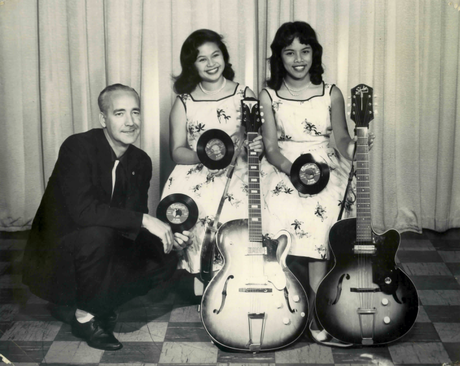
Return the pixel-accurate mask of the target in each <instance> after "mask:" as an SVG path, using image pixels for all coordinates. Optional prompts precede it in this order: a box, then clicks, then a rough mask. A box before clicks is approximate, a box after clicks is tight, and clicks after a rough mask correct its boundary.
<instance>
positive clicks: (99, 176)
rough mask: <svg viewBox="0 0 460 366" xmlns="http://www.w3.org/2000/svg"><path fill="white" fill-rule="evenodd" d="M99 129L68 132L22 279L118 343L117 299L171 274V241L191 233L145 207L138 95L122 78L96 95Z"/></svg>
mask: <svg viewBox="0 0 460 366" xmlns="http://www.w3.org/2000/svg"><path fill="white" fill-rule="evenodd" d="M98 103H99V108H100V115H99V120H100V123H101V125H102V129H92V130H90V131H88V132H85V133H80V134H75V135H73V136H70V137H69V138H67V140H66V141H64V143H63V144H62V146H61V149H60V151H59V157H58V160H57V162H56V165H55V167H54V170H53V173H52V175H51V177H50V179H49V182H48V185H47V187H46V190H45V194H44V196H43V198H42V201H41V203H40V207H39V208H38V211H37V214H36V216H35V219H34V222H33V225H32V230H31V232H30V236H29V240H28V242H27V246H26V249H25V253H24V261H23V264H24V269H23V282H24V283H25V284H26V285H28V286H29V287H30V290H31V291H32V293H34V294H36V295H37V296H39V297H41V298H43V299H45V300H48V301H50V302H53V303H55V304H61V305H71V306H76V307H77V310H76V312H75V316H74V317H73V320H72V322H71V326H72V333H73V334H74V335H75V336H77V337H80V338H83V339H84V340H85V341H86V342H87V343H88V345H89V346H91V347H94V348H99V349H103V350H118V349H120V348H122V344H121V343H120V342H119V341H118V340H117V339H116V338H115V336H114V335H113V329H114V327H115V323H116V320H117V314H116V313H115V309H116V308H117V307H118V306H120V305H121V304H123V303H125V302H127V301H129V300H131V299H132V298H134V297H137V296H142V295H145V294H146V293H147V292H148V291H149V290H150V289H151V288H152V287H154V286H156V285H157V284H159V283H160V282H162V281H164V280H167V279H168V278H170V277H171V276H172V274H173V273H174V270H175V268H176V264H177V258H176V255H175V253H174V252H172V249H173V248H177V249H180V248H183V247H184V246H186V245H188V244H189V237H188V236H189V233H188V232H183V233H182V234H181V233H175V234H173V233H172V231H171V228H170V226H169V225H167V224H165V223H163V222H161V221H160V220H158V219H156V218H155V217H152V216H150V215H148V213H147V212H148V208H147V194H148V189H149V184H150V179H151V177H152V162H151V160H150V158H149V157H148V155H147V154H146V153H145V152H144V151H142V150H140V149H138V148H137V147H136V146H134V145H132V144H133V143H134V142H135V141H136V140H137V138H138V136H139V132H140V124H141V110H140V99H139V95H138V94H137V92H136V91H135V90H134V89H132V88H130V87H128V86H125V85H121V84H115V85H111V86H108V87H107V88H105V89H104V90H103V91H102V92H101V94H100V95H99V99H98Z"/></svg>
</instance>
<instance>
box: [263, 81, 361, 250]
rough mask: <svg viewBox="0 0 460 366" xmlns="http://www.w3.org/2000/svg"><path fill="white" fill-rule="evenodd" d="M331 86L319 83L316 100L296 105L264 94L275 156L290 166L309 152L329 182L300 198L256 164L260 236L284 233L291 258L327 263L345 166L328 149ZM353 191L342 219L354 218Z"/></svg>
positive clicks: (281, 177)
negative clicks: (289, 242)
mask: <svg viewBox="0 0 460 366" xmlns="http://www.w3.org/2000/svg"><path fill="white" fill-rule="evenodd" d="M333 87H334V86H333V85H330V84H323V92H322V94H321V95H317V96H313V97H311V98H309V99H307V100H302V101H298V100H290V99H285V98H281V97H280V96H278V94H277V92H276V91H275V90H272V89H269V88H267V89H265V90H266V91H267V92H268V94H269V96H270V98H271V101H272V109H273V114H274V116H275V122H276V127H277V133H278V145H279V147H280V151H281V153H282V154H283V155H284V156H285V157H286V158H287V159H289V160H290V161H291V162H292V163H293V162H294V161H295V160H296V159H297V158H298V157H299V156H300V155H302V154H306V153H310V154H312V155H313V157H314V158H315V160H316V161H321V162H324V163H326V164H327V165H328V166H329V169H330V177H329V182H328V184H327V186H326V187H325V188H324V189H323V190H322V191H321V192H319V193H318V194H315V195H300V194H299V192H298V191H297V189H296V188H295V187H294V186H293V184H292V183H291V181H290V178H289V177H288V176H287V175H286V174H284V173H283V172H280V171H279V170H278V169H277V168H276V167H274V166H273V165H271V164H270V163H269V162H268V161H267V160H266V159H265V158H264V159H263V161H262V167H261V175H262V181H261V186H262V190H263V197H264V201H265V202H264V204H265V207H264V216H263V227H264V231H265V232H268V235H269V236H275V235H276V233H277V232H278V231H279V230H281V229H286V230H288V231H289V232H290V233H291V237H292V246H291V250H290V253H289V254H291V255H296V256H303V257H311V258H315V259H328V257H329V253H328V235H329V230H330V228H331V226H332V225H333V224H334V223H335V222H336V221H337V217H338V215H339V213H340V204H341V202H342V200H343V196H344V194H345V189H346V185H347V182H348V175H349V172H350V168H351V165H350V164H351V163H350V162H349V161H348V160H346V159H345V158H344V157H343V156H341V155H340V153H339V152H338V150H336V149H335V148H333V147H331V146H330V136H331V133H332V125H331V96H330V94H331V91H332V88H333ZM354 192H355V191H354V188H353V189H351V190H350V191H349V195H348V197H347V199H346V205H345V210H344V213H343V216H342V218H346V217H350V216H354V214H355V204H354V201H355V193H354Z"/></svg>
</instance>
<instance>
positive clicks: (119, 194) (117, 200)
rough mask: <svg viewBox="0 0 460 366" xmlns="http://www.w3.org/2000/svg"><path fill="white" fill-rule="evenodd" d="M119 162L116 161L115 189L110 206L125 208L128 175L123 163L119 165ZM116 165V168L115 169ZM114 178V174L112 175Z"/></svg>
mask: <svg viewBox="0 0 460 366" xmlns="http://www.w3.org/2000/svg"><path fill="white" fill-rule="evenodd" d="M117 162H119V160H115V164H114V168H115V187H114V189H113V193H112V200H111V201H110V206H112V207H118V208H124V206H125V200H126V193H127V192H126V173H125V169H124V167H123V165H122V164H123V163H117ZM115 165H116V167H115ZM112 176H113V174H112Z"/></svg>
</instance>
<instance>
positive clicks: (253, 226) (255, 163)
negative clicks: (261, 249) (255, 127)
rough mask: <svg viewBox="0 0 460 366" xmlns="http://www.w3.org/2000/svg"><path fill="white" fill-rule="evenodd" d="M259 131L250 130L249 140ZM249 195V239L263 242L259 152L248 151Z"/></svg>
mask: <svg viewBox="0 0 460 366" xmlns="http://www.w3.org/2000/svg"><path fill="white" fill-rule="evenodd" d="M256 137H257V133H255V132H249V133H248V141H249V142H252V141H253V140H254V139H255V138H256ZM248 197H249V204H248V209H249V241H250V242H262V209H261V200H260V163H259V154H258V153H257V152H256V151H254V150H251V149H249V151H248Z"/></svg>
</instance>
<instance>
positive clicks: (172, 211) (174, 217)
mask: <svg viewBox="0 0 460 366" xmlns="http://www.w3.org/2000/svg"><path fill="white" fill-rule="evenodd" d="M189 215H190V211H189V210H188V208H187V206H186V205H184V204H183V203H180V202H176V203H173V204H172V205H170V206H169V207H168V208H167V209H166V218H167V219H168V221H169V222H170V223H171V224H182V223H184V222H185V221H186V220H187V218H188V217H189Z"/></svg>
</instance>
